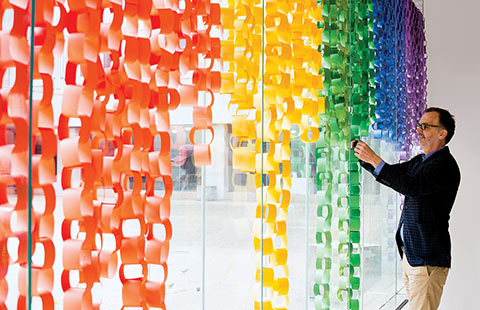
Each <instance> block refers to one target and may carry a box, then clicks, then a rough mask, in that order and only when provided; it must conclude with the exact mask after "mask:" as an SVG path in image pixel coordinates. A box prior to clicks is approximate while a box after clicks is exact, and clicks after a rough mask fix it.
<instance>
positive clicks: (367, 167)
mask: <svg viewBox="0 0 480 310" xmlns="http://www.w3.org/2000/svg"><path fill="white" fill-rule="evenodd" d="M358 162H359V163H360V166H362V167H363V168H365V170H367V171H368V172H370V173H371V174H373V171H375V167H374V166H373V165H371V164H369V163H367V162H364V161H363V160H360V159H359V160H358Z"/></svg>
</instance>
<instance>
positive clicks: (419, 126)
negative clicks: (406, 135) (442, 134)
mask: <svg viewBox="0 0 480 310" xmlns="http://www.w3.org/2000/svg"><path fill="white" fill-rule="evenodd" d="M415 127H417V129H421V130H422V131H423V130H426V129H427V128H428V127H438V128H443V127H442V126H439V125H430V124H427V123H418V124H417V125H415Z"/></svg>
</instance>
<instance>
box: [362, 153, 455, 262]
mask: <svg viewBox="0 0 480 310" xmlns="http://www.w3.org/2000/svg"><path fill="white" fill-rule="evenodd" d="M423 156H424V155H423V154H421V155H418V156H415V157H414V158H412V159H411V160H409V161H407V162H404V163H400V164H395V165H389V164H385V166H384V167H383V168H382V170H381V171H380V173H379V174H378V176H377V177H376V180H377V181H378V182H380V183H382V184H384V185H386V186H388V187H391V188H392V189H394V190H395V191H397V192H399V193H400V194H403V195H405V203H404V206H403V210H402V216H401V217H400V223H399V225H398V229H397V233H396V241H397V246H398V250H399V252H400V257H403V255H402V254H403V251H402V247H404V248H405V255H406V257H407V260H408V262H409V264H410V265H411V266H414V267H415V266H426V265H429V266H439V267H451V243H450V234H449V232H448V220H449V219H450V211H451V210H452V207H453V203H454V201H455V197H456V196H457V191H458V186H459V185H460V169H459V168H458V165H457V162H456V161H455V158H453V156H452V154H450V150H449V148H448V147H445V148H443V149H441V150H439V151H437V152H435V153H434V154H432V155H431V156H430V157H428V158H427V159H425V160H423ZM360 164H361V165H362V167H364V168H365V169H367V170H368V171H370V172H371V173H372V174H373V171H374V168H373V166H372V165H370V164H367V163H365V162H362V161H360ZM402 224H403V236H404V242H402V239H401V238H400V227H401V225H402Z"/></svg>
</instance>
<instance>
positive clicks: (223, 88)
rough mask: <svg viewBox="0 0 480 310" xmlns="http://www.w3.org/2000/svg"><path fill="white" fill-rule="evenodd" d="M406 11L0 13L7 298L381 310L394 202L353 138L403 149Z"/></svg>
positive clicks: (410, 105) (51, 303)
mask: <svg viewBox="0 0 480 310" xmlns="http://www.w3.org/2000/svg"><path fill="white" fill-rule="evenodd" d="M414 8H415V6H414V4H413V2H412V1H407V0H405V1H404V2H398V1H387V0H383V1H380V0H373V1H372V0H362V1H353V0H341V1H336V0H335V1H334V0H324V1H320V2H317V1H292V0H289V1H287V0H285V1H279V0H275V1H274V0H262V1H259V0H242V1H233V0H232V1H230V0H229V1H203V0H201V1H190V0H186V1H127V2H125V1H124V2H121V1H115V0H111V1H100V2H98V1H57V0H44V1H24V2H21V1H20V2H18V1H13V2H12V1H11V2H9V3H6V4H2V5H1V6H0V16H1V17H2V18H1V21H2V23H1V30H0V47H1V51H0V76H1V78H2V79H1V82H2V84H1V92H0V163H1V169H2V170H1V172H0V176H1V178H0V199H1V204H0V214H1V215H2V216H1V217H0V251H1V260H0V270H1V277H0V309H69V310H71V309H121V308H122V309H183V308H187V307H189V308H192V307H193V308H196V309H222V308H228V309H238V310H240V309H242V310H243V309H262V310H264V309H265V310H268V309H322V310H327V309H332V310H333V309H342V310H343V309H379V308H380V307H381V306H382V305H383V304H385V302H387V301H388V300H389V299H390V298H391V297H392V296H394V295H395V294H396V293H397V292H398V291H399V290H400V289H401V286H402V285H401V280H400V279H401V277H400V267H399V260H398V254H397V250H396V245H395V240H394V234H395V231H396V227H397V223H398V218H399V212H400V208H401V204H402V199H401V197H400V196H398V195H397V194H395V193H394V192H393V191H391V190H389V189H387V188H386V187H383V186H380V185H379V184H378V183H376V182H375V181H374V179H373V177H372V176H371V175H370V174H368V173H364V172H363V170H362V168H361V167H360V165H359V163H358V159H357V158H356V157H355V156H354V154H353V152H352V150H351V149H350V142H351V141H352V140H354V139H362V140H364V141H367V142H368V143H369V144H370V145H371V146H372V148H373V149H374V150H376V151H377V152H378V153H379V154H380V155H381V156H382V158H384V159H385V160H386V161H387V162H389V163H395V162H398V161H401V160H405V159H406V158H407V157H409V156H410V155H411V154H414V153H415V152H416V149H415V148H414V146H415V139H414V138H413V136H412V132H411V131H412V126H411V124H410V123H411V122H412V121H411V118H415V117H418V115H419V111H421V110H422V108H423V107H424V106H423V105H422V104H423V102H422V101H421V100H420V99H418V98H420V97H421V96H423V95H424V91H425V85H426V84H425V83H426V82H425V83H424V84H423V86H422V85H418V84H415V85H413V84H412V80H417V81H418V80H422V81H423V80H426V77H425V75H424V72H423V71H421V70H424V67H423V66H422V62H421V60H419V59H417V58H420V56H421V57H424V51H421V50H420V47H419V46H420V44H418V42H417V41H419V39H418V38H417V39H415V40H417V41H415V40H414V39H412V36H409V35H408V33H410V32H413V31H418V29H421V30H422V31H421V32H422V33H423V28H422V27H423V24H422V23H420V24H422V25H420V26H419V25H416V24H414V23H413V21H415V22H416V23H419V22H418V21H419V20H421V17H422V15H421V13H420V12H419V11H418V10H415V9H414ZM417 11H418V12H417ZM31 12H34V13H35V14H33V16H32V14H31ZM419 16H420V17H419ZM27 21H28V22H27ZM31 25H35V27H31ZM412 25H413V26H412ZM421 26H422V27H421ZM409 31H410V32H409ZM406 33H407V34H406ZM412 42H413V43H412ZM415 42H417V43H415ZM422 46H423V42H422ZM414 48H416V49H418V50H415V51H416V52H418V53H417V54H418V55H420V56H418V57H417V56H415V55H417V54H415V53H413V52H412V50H414ZM412 55H413V56H412ZM409 57H410V58H409ZM412 68H413V69H412ZM418 68H421V69H418ZM412 70H413V71H412ZM412 85H413V86H412ZM408 90H411V91H408ZM412 94H413V95H412ZM405 137H407V138H405Z"/></svg>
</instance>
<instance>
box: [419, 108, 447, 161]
mask: <svg viewBox="0 0 480 310" xmlns="http://www.w3.org/2000/svg"><path fill="white" fill-rule="evenodd" d="M418 123H419V124H426V125H432V126H427V128H425V129H424V130H422V129H421V128H418V127H417V134H418V138H419V141H420V146H421V147H422V148H423V151H424V152H425V154H428V153H430V152H432V151H435V150H436V149H438V148H440V147H442V146H444V145H445V136H446V130H445V129H443V128H441V127H434V126H440V122H439V114H438V113H437V112H427V113H425V114H423V115H422V118H421V119H420V121H419V122H418Z"/></svg>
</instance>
